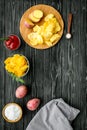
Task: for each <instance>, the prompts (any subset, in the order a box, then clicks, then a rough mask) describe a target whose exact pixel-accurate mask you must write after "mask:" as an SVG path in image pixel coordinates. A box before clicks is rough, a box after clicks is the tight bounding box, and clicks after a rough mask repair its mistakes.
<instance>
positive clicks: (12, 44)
mask: <svg viewBox="0 0 87 130" xmlns="http://www.w3.org/2000/svg"><path fill="white" fill-rule="evenodd" d="M5 46H6V47H7V48H8V49H9V50H17V49H18V48H19V47H20V39H19V37H18V36H16V35H14V34H12V35H10V36H8V40H6V41H5Z"/></svg>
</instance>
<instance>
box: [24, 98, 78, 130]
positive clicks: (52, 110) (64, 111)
mask: <svg viewBox="0 0 87 130" xmlns="http://www.w3.org/2000/svg"><path fill="white" fill-rule="evenodd" d="M79 112H80V111H79V110H78V109H76V108H73V107H71V106H69V105H68V104H67V103H65V102H64V100H63V99H61V98H60V99H53V100H51V101H50V102H48V103H47V104H46V105H45V106H43V107H42V108H41V109H40V110H39V112H38V113H37V114H36V115H35V116H34V118H33V119H32V120H31V122H30V123H29V125H28V127H27V129H26V130H73V128H72V127H71V124H70V122H71V121H73V120H74V119H75V118H76V116H77V115H78V114H79Z"/></svg>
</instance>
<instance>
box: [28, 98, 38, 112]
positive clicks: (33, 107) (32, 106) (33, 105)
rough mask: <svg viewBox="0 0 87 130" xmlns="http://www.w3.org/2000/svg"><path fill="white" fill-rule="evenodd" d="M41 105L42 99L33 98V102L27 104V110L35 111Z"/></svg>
mask: <svg viewBox="0 0 87 130" xmlns="http://www.w3.org/2000/svg"><path fill="white" fill-rule="evenodd" d="M39 104H40V99H38V98H33V99H31V100H29V101H28V102H27V108H28V109H29V110H31V111H34V110H36V109H37V107H38V106H39Z"/></svg>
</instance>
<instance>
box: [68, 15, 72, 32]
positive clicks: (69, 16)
mask: <svg viewBox="0 0 87 130" xmlns="http://www.w3.org/2000/svg"><path fill="white" fill-rule="evenodd" d="M71 24H72V14H71V13H69V15H68V30H67V31H68V33H70V28H71Z"/></svg>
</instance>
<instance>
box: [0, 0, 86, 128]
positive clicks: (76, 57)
mask: <svg viewBox="0 0 87 130" xmlns="http://www.w3.org/2000/svg"><path fill="white" fill-rule="evenodd" d="M36 4H47V5H51V6H53V7H54V8H55V9H57V10H58V11H59V12H60V13H61V15H62V17H63V19H64V24H65V28H64V34H63V37H62V39H61V40H60V42H59V43H58V44H57V45H55V46H54V47H52V48H50V49H47V50H36V49H33V48H31V47H29V46H28V45H27V44H25V42H24V41H23V39H22V37H21V36H20V33H19V22H20V19H21V16H22V15H23V13H24V11H26V10H27V9H28V8H29V7H31V6H33V5H36ZM69 12H72V14H73V23H72V30H71V32H72V38H71V39H70V40H66V38H65V34H66V32H67V16H68V13H69ZM86 13H87V2H86V0H78V1H76V0H72V1H71V0H0V37H4V36H7V35H9V34H12V33H13V34H17V35H18V36H19V37H20V39H21V47H20V49H18V50H16V51H9V50H7V49H6V48H5V47H4V45H3V42H1V43H0V84H1V85H0V130H25V129H26V127H27V125H28V123H29V122H30V121H31V119H32V118H33V117H34V115H35V114H36V113H37V111H38V110H39V109H40V108H41V107H42V106H43V105H44V104H45V103H47V102H48V101H50V100H51V99H54V98H60V97H62V98H63V99H64V100H65V101H66V102H67V103H69V104H70V105H72V106H74V107H76V108H78V109H80V111H81V112H80V114H79V116H78V117H77V118H76V119H75V121H74V122H73V123H72V126H73V128H74V130H87V115H86V112H87V88H86V87H87V86H86V84H87V77H86V73H87V72H86V66H87V60H86V57H87V51H86V48H87V45H86V44H87V14H86ZM14 53H19V54H24V55H25V56H26V57H27V58H28V59H29V61H30V71H29V73H28V75H27V76H26V77H24V80H25V81H26V83H27V86H28V88H29V91H30V92H29V94H28V95H27V96H26V97H25V98H24V99H17V98H16V97H15V90H16V88H17V87H18V86H19V85H20V84H19V83H16V82H15V81H12V79H11V77H9V76H8V74H7V73H6V71H5V70H4V64H3V61H4V59H5V58H6V57H8V56H10V55H12V54H14ZM33 97H39V98H40V99H41V105H40V107H39V108H38V109H37V110H36V111H34V112H30V111H28V110H27V108H26V103H27V101H28V100H29V99H31V98H33ZM8 102H16V103H18V104H20V105H21V106H22V107H23V111H24V115H23V118H22V120H21V121H20V122H18V123H16V124H10V123H7V122H5V121H4V119H3V118H2V114H1V112H2V108H3V107H4V105H5V104H7V103H8Z"/></svg>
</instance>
